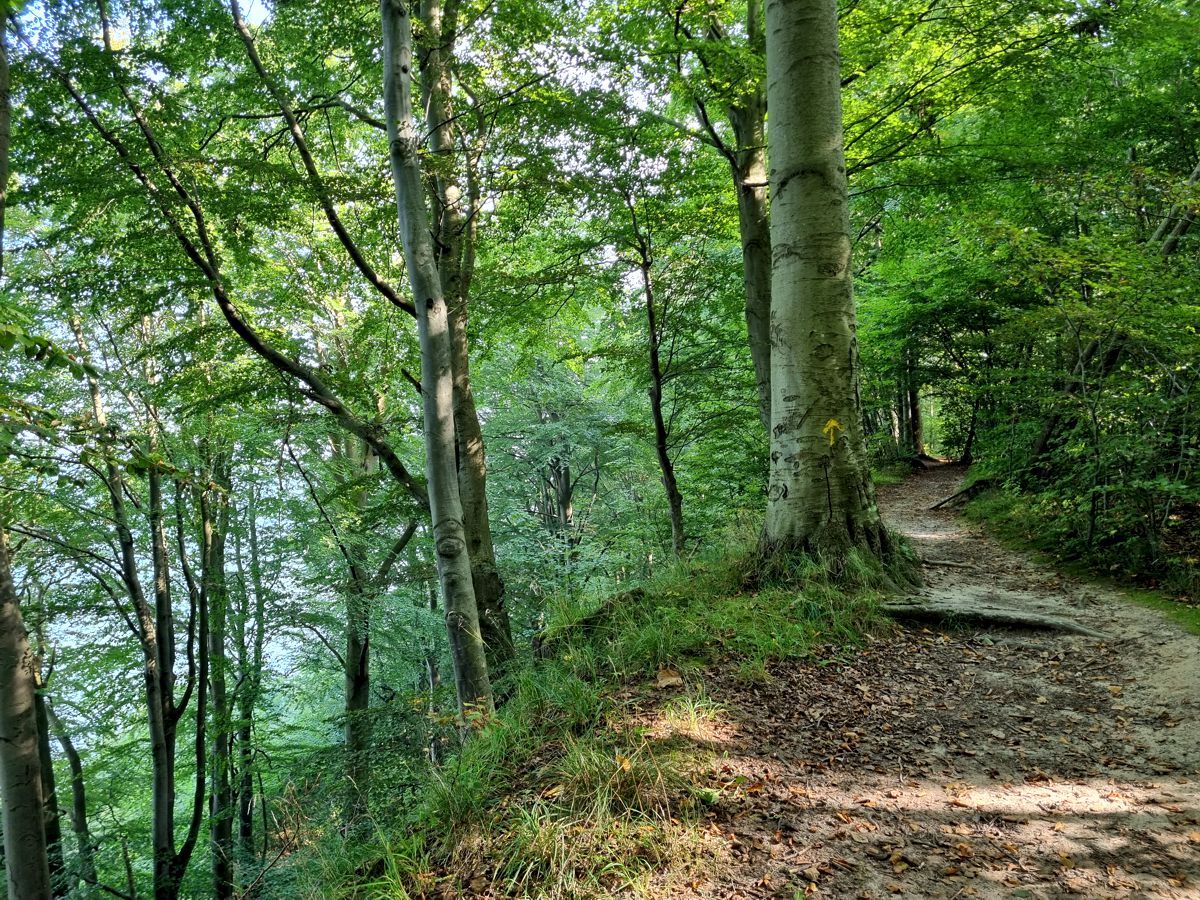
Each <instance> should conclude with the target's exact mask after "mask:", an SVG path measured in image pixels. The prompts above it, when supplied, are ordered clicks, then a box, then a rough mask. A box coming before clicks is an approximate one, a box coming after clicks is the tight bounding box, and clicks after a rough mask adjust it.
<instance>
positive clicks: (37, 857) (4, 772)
mask: <svg viewBox="0 0 1200 900" xmlns="http://www.w3.org/2000/svg"><path fill="white" fill-rule="evenodd" d="M36 690H37V687H36V673H35V660H34V655H33V651H32V649H31V648H30V646H29V636H28V634H27V633H26V631H25V622H24V620H23V619H22V617H21V608H20V606H19V605H18V602H17V591H16V588H15V587H14V585H13V579H12V569H11V565H10V561H9V552H8V536H7V531H6V530H5V529H3V528H0V802H2V803H3V822H4V861H5V867H6V870H7V873H8V896H9V898H10V900H46V898H47V897H50V896H51V890H50V865H49V861H48V860H49V857H48V854H47V847H46V829H45V822H44V819H43V797H42V773H41V760H40V757H39V753H38V727H37V716H36V713H35V711H34V695H35V693H36Z"/></svg>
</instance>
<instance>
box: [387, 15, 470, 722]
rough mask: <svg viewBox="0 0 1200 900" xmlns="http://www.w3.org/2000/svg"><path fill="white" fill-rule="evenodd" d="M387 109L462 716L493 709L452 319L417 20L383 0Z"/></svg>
mask: <svg viewBox="0 0 1200 900" xmlns="http://www.w3.org/2000/svg"><path fill="white" fill-rule="evenodd" d="M380 13H381V17H382V22H383V75H384V88H383V91H384V106H385V109H386V118H387V126H388V143H389V149H390V152H389V156H390V160H391V167H392V178H393V180H394V182H395V189H396V208H397V215H398V218H399V225H400V238H401V241H402V243H403V244H404V257H405V262H406V264H407V267H408V277H409V281H410V282H411V285H412V291H413V299H414V301H415V304H416V307H417V335H418V338H419V340H420V345H421V396H422V401H423V405H424V414H425V429H424V431H425V473H426V479H427V480H428V483H429V507H430V514H431V518H432V520H433V538H434V547H435V551H436V554H437V568H438V578H439V580H440V582H441V588H442V605H443V608H444V610H445V615H446V629H447V632H448V634H449V639H450V658H451V660H452V662H453V664H454V679H455V688H456V689H457V693H458V704H459V710H460V712H463V713H465V712H467V711H469V710H482V711H484V712H486V711H488V710H490V708H491V706H492V686H491V681H490V680H489V677H488V667H487V658H486V656H485V652H484V645H483V638H482V636H481V634H480V628H479V611H478V609H477V607H476V605H475V588H474V584H473V580H472V577H471V559H470V556H469V555H468V552H467V543H466V533H465V531H464V529H463V511H462V503H461V500H460V497H459V490H458V472H457V467H456V464H455V429H454V372H453V368H452V365H451V347H450V330H449V321H448V316H447V312H446V298H445V296H444V295H443V293H442V285H441V279H440V277H439V275H438V271H437V259H436V256H435V253H434V247H433V241H432V239H431V238H430V233H429V221H428V214H427V212H426V210H425V201H424V196H423V191H422V184H421V179H422V172H421V164H420V136H419V134H418V132H417V129H416V127H415V123H414V121H413V114H412V66H413V53H412V21H411V17H410V16H409V12H408V9H407V7H406V5H405V4H404V3H403V2H402V0H381V3H380Z"/></svg>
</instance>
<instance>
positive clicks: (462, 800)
mask: <svg viewBox="0 0 1200 900" xmlns="http://www.w3.org/2000/svg"><path fill="white" fill-rule="evenodd" d="M752 558H753V557H752V552H751V551H750V549H749V548H748V547H744V548H742V549H740V550H739V551H736V552H732V553H729V554H727V555H724V556H717V557H710V558H707V559H699V560H691V561H689V562H686V563H680V564H678V565H677V566H676V567H675V568H673V569H671V570H668V571H665V572H664V573H663V574H661V575H659V576H658V577H657V578H655V579H654V580H653V581H651V582H649V583H647V584H645V585H643V586H642V587H641V588H638V589H635V590H631V591H628V592H626V593H624V594H620V595H618V596H617V597H616V598H610V599H609V600H607V601H605V602H604V603H602V604H600V605H599V606H597V605H596V604H595V603H594V602H593V603H592V604H591V605H590V606H587V605H584V606H581V605H580V604H578V603H573V602H568V601H561V602H560V603H559V604H558V605H557V606H556V607H555V608H554V609H553V610H551V613H550V624H549V625H548V627H547V629H546V631H545V634H544V637H543V642H542V645H543V646H545V647H549V648H552V650H553V653H552V655H551V658H549V659H545V660H540V661H531V662H530V663H529V664H528V665H526V666H525V667H524V668H523V669H521V670H520V671H519V673H518V674H517V675H516V677H515V684H514V685H513V689H512V691H511V694H510V695H509V699H508V700H507V702H506V703H505V704H504V705H503V706H502V707H501V709H499V710H498V711H497V712H496V713H495V715H494V716H492V717H491V719H490V720H489V721H488V722H486V723H485V724H484V725H482V726H481V727H480V728H478V729H477V730H476V733H474V734H473V735H471V737H470V739H469V740H467V741H465V742H464V743H463V744H462V746H461V748H460V749H459V751H458V753H457V755H456V756H454V757H453V758H452V759H450V760H448V761H447V762H445V763H444V764H443V765H442V766H440V767H439V768H437V769H435V770H433V774H432V780H431V781H430V783H429V785H428V786H427V787H426V789H425V790H424V791H423V792H422V793H421V794H420V795H419V800H418V802H417V803H416V804H415V805H414V807H413V808H411V809H410V810H408V811H407V813H406V814H405V815H403V816H401V817H400V818H399V819H398V820H397V821H396V822H395V823H392V824H390V825H389V826H388V827H387V828H386V829H383V828H381V829H380V830H379V833H377V835H376V836H375V840H374V841H372V842H369V845H370V848H371V852H369V853H365V854H364V853H363V852H362V851H363V849H364V848H362V847H354V848H352V851H351V852H346V849H347V848H345V847H344V846H342V847H340V845H339V841H338V839H337V837H336V835H329V836H327V838H326V847H327V848H332V849H326V850H325V851H324V852H321V853H318V865H316V866H314V867H313V871H312V873H311V875H310V877H309V879H308V881H309V883H308V884H307V885H305V886H304V887H303V888H302V890H301V891H300V893H303V894H306V895H307V896H312V897H316V896H320V897H356V898H359V897H361V898H376V897H379V898H382V897H389V898H404V897H423V896H438V894H439V891H442V890H444V889H446V888H449V889H451V890H452V891H458V892H460V893H462V894H465V895H467V896H471V895H478V894H482V893H486V892H489V891H490V892H491V893H492V894H493V895H495V896H510V897H547V898H566V897H585V896H586V897H599V896H608V895H611V894H614V893H621V892H628V891H634V892H638V891H639V890H640V889H641V888H644V887H645V885H646V884H647V882H648V880H649V879H650V878H651V876H654V877H655V879H656V881H661V879H662V878H663V877H664V875H663V873H664V872H668V873H669V872H674V873H676V875H677V876H678V877H685V874H686V872H687V871H688V869H689V867H691V866H694V864H695V860H696V859H697V858H698V851H699V848H700V846H701V844H702V843H703V840H704V838H703V829H702V828H701V827H698V823H699V822H700V821H701V820H702V818H703V816H702V813H703V810H704V808H705V806H706V805H707V804H708V803H710V802H711V801H712V799H713V797H712V796H711V792H710V791H708V790H707V789H706V788H704V787H703V786H701V785H700V784H699V783H698V782H699V781H700V779H698V778H697V777H695V776H696V775H697V774H698V773H699V772H700V771H701V770H703V769H705V768H706V767H707V765H708V763H709V760H708V759H707V758H706V756H705V754H706V752H707V751H705V750H704V749H703V747H702V745H701V744H700V743H691V744H688V742H687V741H686V740H685V741H684V743H683V745H680V743H679V741H678V740H669V741H668V740H662V739H656V738H653V737H652V736H650V735H649V734H648V733H647V731H646V729H645V728H642V727H637V726H634V725H632V724H631V721H630V720H631V715H630V713H631V712H632V711H633V710H636V709H638V708H640V706H642V705H645V704H647V703H650V704H654V703H656V702H657V700H658V698H659V697H661V696H662V695H661V694H660V693H656V691H655V688H654V687H653V686H652V685H653V683H654V680H655V678H656V677H659V678H661V677H662V675H663V674H664V673H668V674H669V675H670V676H671V677H672V678H679V679H680V680H681V681H683V680H686V682H687V687H685V688H684V690H683V693H680V694H678V695H677V696H674V697H672V698H671V699H670V701H669V702H666V703H663V704H660V705H661V710H660V714H661V716H662V717H663V718H664V720H665V721H667V722H669V723H671V724H672V726H673V727H672V728H671V731H672V732H673V734H675V735H676V736H679V735H683V736H685V738H686V736H687V735H688V734H689V733H691V734H698V733H700V732H701V731H702V730H703V728H704V727H705V726H706V725H707V724H708V723H710V722H712V721H713V720H715V719H718V718H719V717H720V714H721V713H720V707H719V705H718V704H716V703H714V702H713V701H712V699H711V698H709V697H708V696H707V695H706V694H705V693H704V691H703V688H702V686H698V685H699V678H698V677H697V676H698V672H699V670H700V669H701V667H703V666H704V665H706V664H708V663H710V662H713V661H716V660H722V661H728V662H729V663H731V664H732V665H734V666H735V667H736V670H737V671H738V673H739V674H740V675H741V676H742V677H743V678H746V679H766V678H768V677H769V670H770V667H771V665H772V664H775V663H778V662H781V661H784V660H788V659H797V658H804V657H809V656H812V655H814V654H816V653H818V652H820V653H828V652H832V651H833V649H835V648H841V647H846V646H849V645H853V644H855V643H857V642H859V641H860V640H862V638H863V636H864V635H865V634H866V633H868V632H869V631H871V630H873V629H875V628H877V627H878V625H879V623H880V621H881V619H880V618H879V617H878V614H877V606H878V599H879V597H880V596H881V592H882V590H883V589H884V588H885V586H886V585H887V583H888V580H887V578H886V576H885V574H884V573H883V572H882V571H881V570H880V569H879V567H878V566H875V565H871V564H869V563H868V562H866V561H865V560H864V559H863V558H861V557H858V556H852V558H851V560H850V562H849V563H848V564H847V565H846V566H845V567H844V568H843V574H842V577H841V579H840V581H839V583H838V584H832V583H830V581H829V579H828V578H827V577H824V576H823V575H822V572H823V568H822V567H821V566H819V565H817V564H815V563H812V562H811V561H810V562H808V563H804V562H801V563H799V564H798V565H797V568H796V570H795V571H794V572H793V573H791V574H792V578H791V579H790V580H789V583H788V584H786V585H785V584H776V585H772V586H767V587H759V588H758V589H756V590H753V591H751V590H748V589H747V588H746V587H745V586H746V585H747V584H748V583H749V582H750V579H749V577H748V576H749V574H750V573H749V571H748V568H749V566H750V565H751V560H752ZM398 834H399V835H410V837H402V838H398V837H396V835H398ZM342 843H343V844H344V843H348V842H342ZM667 877H669V875H668V876H667Z"/></svg>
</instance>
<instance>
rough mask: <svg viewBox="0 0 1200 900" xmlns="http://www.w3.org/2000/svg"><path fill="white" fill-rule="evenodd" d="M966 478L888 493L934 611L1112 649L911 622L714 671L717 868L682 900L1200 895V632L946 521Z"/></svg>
mask: <svg viewBox="0 0 1200 900" xmlns="http://www.w3.org/2000/svg"><path fill="white" fill-rule="evenodd" d="M960 475H961V470H954V469H950V468H946V469H942V470H935V471H933V472H930V473H927V474H925V475H923V476H921V477H919V478H917V479H915V480H913V481H910V482H909V483H908V484H906V485H902V486H898V487H895V488H892V489H890V490H886V491H884V492H883V497H882V505H883V508H884V511H885V515H886V516H887V518H888V519H889V521H890V523H891V524H892V527H894V528H897V529H898V530H902V531H904V532H906V533H907V534H909V535H910V537H911V538H912V539H913V541H914V543H915V544H916V546H917V549H918V550H919V551H920V552H921V553H922V554H923V555H925V556H927V557H935V558H938V559H941V560H946V561H952V562H956V563H959V565H953V566H951V565H943V566H930V567H928V568H927V569H926V585H925V587H924V588H923V590H924V591H926V592H927V593H929V594H930V595H933V596H939V595H940V596H952V595H958V594H972V593H974V594H977V595H979V596H983V597H986V596H996V595H1001V596H1003V598H1004V600H1005V602H1006V603H1018V604H1026V605H1027V606H1028V607H1029V609H1030V610H1031V611H1037V612H1042V613H1047V614H1050V615H1059V616H1064V617H1069V618H1071V619H1073V620H1076V621H1078V622H1081V623H1083V624H1085V625H1087V626H1088V627H1090V628H1093V629H1095V630H1096V631H1097V632H1103V633H1104V634H1106V635H1109V636H1110V637H1107V638H1104V639H1099V638H1094V637H1087V636H1082V635H1073V634H1072V635H1066V634H1059V633H1052V632H1033V631H1015V630H1003V629H994V630H980V629H978V628H969V629H967V628H964V629H961V630H957V631H953V632H944V631H941V630H938V629H925V628H920V627H915V628H908V629H905V630H904V631H903V632H901V633H900V634H899V635H898V636H897V637H896V638H895V639H884V640H878V641H876V642H874V643H872V644H871V645H870V646H868V647H867V648H866V649H865V651H864V652H863V653H861V654H860V655H857V656H852V657H850V658H849V659H847V660H846V661H845V662H844V663H842V664H837V665H825V666H821V665H816V664H813V665H799V666H797V665H790V666H779V667H778V668H776V669H774V670H772V671H771V673H770V676H771V677H770V678H769V679H768V680H766V681H765V682H762V683H747V682H746V681H745V680H744V679H739V678H738V677H737V674H736V673H735V672H734V671H732V670H731V669H729V670H727V669H724V668H720V667H718V668H715V669H712V670H709V671H707V672H706V673H704V677H703V690H704V694H703V703H702V704H701V705H700V706H696V707H693V706H689V705H688V702H687V701H682V700H677V701H674V702H675V706H674V707H673V708H672V709H669V710H665V711H663V713H661V714H660V717H659V720H658V722H657V723H656V724H655V725H654V726H653V727H652V733H653V735H654V736H655V737H657V738H659V739H664V740H675V741H689V740H690V741H692V742H694V744H695V746H696V748H697V751H698V752H699V751H703V753H704V754H707V755H705V756H704V757H703V758H704V759H705V760H707V762H706V763H705V767H704V770H703V771H702V772H701V773H699V774H698V776H697V778H698V779H699V780H700V781H701V782H702V783H703V785H702V786H703V787H704V788H705V789H706V790H707V791H708V792H709V795H710V796H711V797H712V798H713V801H712V803H711V806H710V808H709V809H708V811H707V813H706V817H705V818H704V819H703V821H701V822H699V823H698V824H697V828H698V829H701V830H703V831H704V833H705V835H706V843H705V847H706V848H707V852H708V853H709V854H710V861H709V862H710V864H708V865H703V864H702V865H700V866H698V867H696V874H694V875H692V876H690V877H689V878H690V880H689V881H688V883H686V884H680V883H679V881H678V879H677V878H674V877H672V878H671V879H670V881H669V883H668V881H667V879H666V878H664V880H663V883H661V884H659V885H656V886H655V888H656V890H657V892H658V893H659V894H660V895H661V896H672V897H682V896H691V897H706V898H707V897H712V898H716V897H722V898H735V897H756V898H758V897H762V898H767V897H787V898H793V897H797V896H800V897H803V896H818V897H837V898H841V897H846V898H883V897H891V896H911V897H945V898H956V897H996V898H1010V897H1033V898H1054V897H1130V898H1133V897H1175V898H1193V897H1200V780H1198V779H1197V774H1196V773H1197V770H1198V767H1197V760H1198V758H1200V757H1198V753H1200V716H1198V709H1197V705H1196V701H1195V700H1194V691H1195V685H1196V684H1197V676H1198V675H1200V672H1198V671H1197V670H1198V669H1200V665H1198V657H1200V653H1197V651H1198V650H1200V639H1197V638H1196V637H1194V636H1192V635H1188V634H1186V633H1184V632H1182V631H1179V630H1178V629H1176V627H1175V626H1173V625H1172V624H1171V623H1170V622H1168V621H1167V620H1166V619H1164V618H1163V617H1161V616H1160V615H1158V614H1157V613H1155V612H1153V611H1150V610H1146V609H1143V608H1140V607H1137V606H1133V605H1130V604H1129V603H1127V602H1125V601H1123V600H1121V599H1120V598H1119V597H1117V596H1116V595H1115V594H1114V593H1113V592H1112V591H1110V590H1108V589H1105V588H1098V587H1096V586H1094V585H1084V584H1079V583H1076V582H1074V581H1072V580H1070V579H1066V578H1063V577H1062V576H1060V575H1058V574H1056V573H1054V572H1052V571H1049V570H1047V569H1045V568H1044V567H1041V566H1040V565H1038V564H1036V563H1034V562H1032V561H1031V560H1029V559H1027V558H1025V557H1023V556H1021V555H1019V554H1016V553H1013V552H1011V551H1008V550H1005V549H1004V548H1002V547H1000V546H999V545H997V544H996V543H995V542H994V541H992V540H990V539H988V538H987V537H986V536H985V535H983V534H982V533H981V532H980V531H979V530H978V529H976V528H974V527H973V526H970V525H967V524H965V523H964V522H963V520H962V519H960V518H957V517H956V516H955V514H954V513H953V512H946V511H937V512H930V511H929V510H928V506H930V505H931V504H932V503H933V502H934V501H935V500H937V499H938V498H940V497H943V496H946V495H947V494H949V493H950V492H951V491H952V490H953V487H954V483H955V481H956V479H957V478H958V477H959V476H960Z"/></svg>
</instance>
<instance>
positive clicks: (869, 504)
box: [763, 0, 888, 562]
mask: <svg viewBox="0 0 1200 900" xmlns="http://www.w3.org/2000/svg"><path fill="white" fill-rule="evenodd" d="M766 24H767V99H768V105H769V107H770V110H771V245H772V253H773V257H774V268H773V272H772V279H771V338H772V346H771V422H772V427H771V456H770V459H771V475H770V488H769V492H768V498H767V517H766V529H765V532H764V538H763V542H764V550H766V551H768V552H769V553H775V552H779V551H790V550H800V551H803V552H808V553H818V554H821V555H823V556H826V557H828V558H830V560H831V562H835V561H836V560H837V559H839V558H840V557H842V556H844V555H845V554H846V553H847V552H848V551H849V550H850V549H851V548H855V547H861V548H864V549H867V550H870V551H871V552H873V553H875V554H879V555H882V554H884V553H885V552H886V551H887V549H888V538H887V534H886V532H885V530H884V528H883V525H882V523H881V521H880V518H879V511H878V508H877V507H876V505H875V489H874V486H873V485H872V483H871V477H870V470H869V468H868V465H867V455H866V444H865V441H864V438H863V432H862V413H861V400H860V396H859V383H858V378H859V374H858V369H859V361H858V344H857V339H856V337H855V310H854V293H853V286H852V282H851V265H850V262H851V260H850V251H851V237H850V217H849V208H848V198H847V184H846V167H845V159H844V155H843V149H842V109H841V75H840V72H839V55H838V30H837V29H838V23H837V3H836V2H835V0H769V2H768V4H767V23H766Z"/></svg>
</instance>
